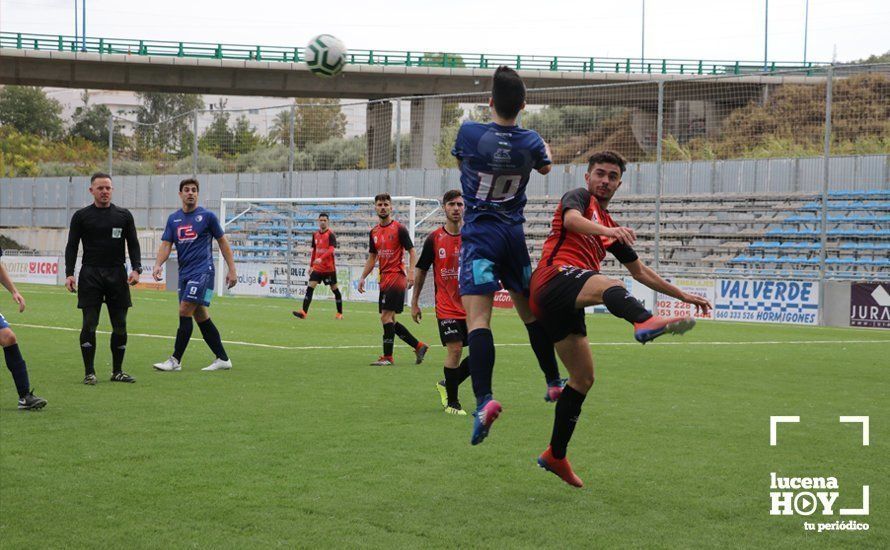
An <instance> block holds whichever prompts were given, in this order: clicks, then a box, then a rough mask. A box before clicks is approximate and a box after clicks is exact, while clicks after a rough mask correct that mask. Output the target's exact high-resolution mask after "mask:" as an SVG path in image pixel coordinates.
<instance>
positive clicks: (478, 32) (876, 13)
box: [0, 0, 890, 61]
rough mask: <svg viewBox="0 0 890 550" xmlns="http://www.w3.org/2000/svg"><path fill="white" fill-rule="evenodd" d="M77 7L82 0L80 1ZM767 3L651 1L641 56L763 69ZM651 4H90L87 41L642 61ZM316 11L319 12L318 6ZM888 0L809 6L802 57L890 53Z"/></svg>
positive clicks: (7, 17)
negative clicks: (313, 43)
mask: <svg viewBox="0 0 890 550" xmlns="http://www.w3.org/2000/svg"><path fill="white" fill-rule="evenodd" d="M80 1H81V0H78V3H79V2H80ZM767 1H768V0H738V1H727V0H673V1H665V0H648V1H646V2H645V12H646V17H645V55H646V57H647V58H654V59H661V58H668V59H710V60H744V61H759V60H762V59H763V57H764V13H765V11H766V10H765V4H766V3H767ZM643 2H644V0H621V1H611V2H605V1H602V0H586V1H578V0H576V1H565V0H546V1H542V0H513V1H510V2H504V1H500V0H498V1H494V0H488V1H484V0H449V1H448V2H438V3H436V2H430V1H426V2H425V1H422V0H420V1H418V0H393V1H387V2H368V1H367V0H362V1H357V0H338V1H336V2H334V3H333V4H327V3H326V2H317V3H316V2H294V1H293V0H253V1H251V2H242V1H233V0H229V1H226V0H215V1H210V0H150V1H148V2H121V1H120V0H86V7H87V35H89V36H97V37H109V38H145V39H155V40H175V41H180V40H181V41H189V42H210V43H217V42H221V43H228V44H250V45H255V44H259V45H269V46H303V45H305V44H306V43H307V42H308V41H309V39H310V38H312V37H313V36H315V35H317V34H321V33H327V34H333V35H335V36H337V37H338V38H340V39H341V40H343V42H344V43H345V44H346V46H347V48H349V47H352V48H356V49H388V50H402V51H404V50H408V51H448V52H458V53H459V52H471V53H476V52H484V53H492V54H494V53H504V54H529V55H531V54H539V55H565V56H583V57H590V56H593V57H620V58H624V57H633V58H639V57H640V55H641V49H642V47H643V45H642V43H641V36H642V35H643V33H642V28H641V27H642V24H641V23H642V17H641V15H642V5H643ZM74 4H75V0H0V31H7V32H33V33H45V34H66V35H73V34H74ZM768 4H769V20H768V21H769V33H768V57H769V59H770V60H773V61H801V60H803V58H804V13H805V5H806V0H771V1H768ZM316 8H317V9H316ZM887 29H890V2H887V0H883V1H882V0H810V1H809V33H808V40H807V53H806V59H807V60H809V61H831V60H832V58H833V56H834V52H835V48H836V52H837V60H838V61H851V60H855V59H860V58H864V57H867V56H869V55H871V54H880V53H884V52H886V51H888V50H890V32H888V31H887Z"/></svg>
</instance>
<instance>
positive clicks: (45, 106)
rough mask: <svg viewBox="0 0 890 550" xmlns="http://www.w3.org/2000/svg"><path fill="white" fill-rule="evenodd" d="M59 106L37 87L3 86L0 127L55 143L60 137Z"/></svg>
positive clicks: (0, 98) (0, 102)
mask: <svg viewBox="0 0 890 550" xmlns="http://www.w3.org/2000/svg"><path fill="white" fill-rule="evenodd" d="M61 113H62V105H61V104H60V103H59V102H58V101H56V100H55V99H52V98H49V97H47V96H46V94H45V93H43V90H41V89H40V88H38V87H37V86H6V87H4V88H3V89H2V90H0V125H6V124H8V125H10V126H12V127H13V128H15V129H16V130H18V131H19V132H21V133H23V134H33V135H36V136H40V137H44V138H50V139H56V138H59V137H61V135H62V118H61V116H60V115H61Z"/></svg>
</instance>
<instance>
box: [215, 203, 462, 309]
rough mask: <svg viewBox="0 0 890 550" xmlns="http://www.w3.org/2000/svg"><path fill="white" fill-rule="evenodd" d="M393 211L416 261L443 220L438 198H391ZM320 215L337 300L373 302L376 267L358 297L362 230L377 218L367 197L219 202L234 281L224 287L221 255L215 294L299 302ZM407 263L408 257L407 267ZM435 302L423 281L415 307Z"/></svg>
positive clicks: (326, 295)
mask: <svg viewBox="0 0 890 550" xmlns="http://www.w3.org/2000/svg"><path fill="white" fill-rule="evenodd" d="M392 206H393V217H394V218H395V219H396V220H398V221H399V222H400V223H402V224H403V225H404V226H405V227H406V228H407V229H408V233H409V234H410V235H411V240H412V242H414V246H415V247H416V253H417V255H418V257H419V256H420V251H421V249H422V247H423V241H424V239H426V236H427V235H428V234H429V233H430V232H431V231H433V230H434V229H435V228H436V227H438V226H439V225H441V224H442V223H443V221H444V213H443V212H442V209H441V208H440V207H439V201H438V199H427V198H421V197H393V199H392ZM321 213H326V214H328V216H329V226H328V227H329V229H330V230H331V231H333V233H334V234H335V235H336V238H337V250H336V253H335V258H336V269H337V283H338V287H339V289H340V292H341V294H342V296H343V300H344V301H353V302H355V301H361V302H376V301H377V299H378V295H379V293H378V289H379V287H378V280H379V279H378V273H377V269H376V268H375V269H374V271H373V272H372V273H371V275H369V276H368V279H367V280H366V282H365V290H366V291H365V293H364V294H360V293H359V292H358V281H359V279H360V278H361V274H362V269H363V268H364V265H365V261H366V260H367V258H368V233H369V231H370V230H371V228H372V227H373V226H374V225H376V224H377V221H378V218H377V215H376V212H375V210H374V198H373V197H332V198H222V199H221V204H220V220H221V222H222V224H223V228H224V229H225V231H226V234H227V236H228V239H229V242H230V244H231V245H232V251H233V253H234V256H235V266H236V269H237V272H238V284H237V285H235V287H234V288H232V289H227V288H226V285H225V281H224V277H225V262H224V261H223V259H222V256H221V255H220V257H219V259H218V262H219V265H218V267H217V272H216V277H217V279H216V290H217V294H218V295H220V296H223V295H247V296H268V297H279V298H293V299H297V300H301V299H302V298H303V296H304V295H305V292H306V288H307V284H308V281H309V260H310V255H311V253H312V249H311V244H312V234H313V233H314V232H315V231H317V230H318V216H319V214H321ZM407 264H408V254H407V253H406V254H405V265H406V269H407ZM411 292H412V291H410V290H409V292H408V297H407V298H406V299H407V300H410V298H411ZM331 297H332V294H331V291H330V288H328V287H327V286H325V285H321V284H320V285H318V286H317V287H316V288H315V293H314V295H313V299H330V298H331ZM433 302H434V289H433V281H432V278H431V277H428V278H427V282H426V285H425V288H424V289H423V292H422V295H421V299H420V303H421V304H422V305H424V306H430V305H432V304H433Z"/></svg>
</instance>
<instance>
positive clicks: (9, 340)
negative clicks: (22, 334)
mask: <svg viewBox="0 0 890 550" xmlns="http://www.w3.org/2000/svg"><path fill="white" fill-rule="evenodd" d="M16 342H18V340H16V338H15V333H14V332H13V331H12V329H11V328H5V329H3V330H0V347H4V348H8V347H9V346H14V345H15V344H16Z"/></svg>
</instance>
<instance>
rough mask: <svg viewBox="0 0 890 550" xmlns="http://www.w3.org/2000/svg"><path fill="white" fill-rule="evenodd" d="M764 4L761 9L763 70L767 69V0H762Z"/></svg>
mask: <svg viewBox="0 0 890 550" xmlns="http://www.w3.org/2000/svg"><path fill="white" fill-rule="evenodd" d="M764 1H765V2H766V6H765V7H764V10H763V72H766V71H768V70H769V62H768V61H767V45H768V40H769V0H764Z"/></svg>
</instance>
